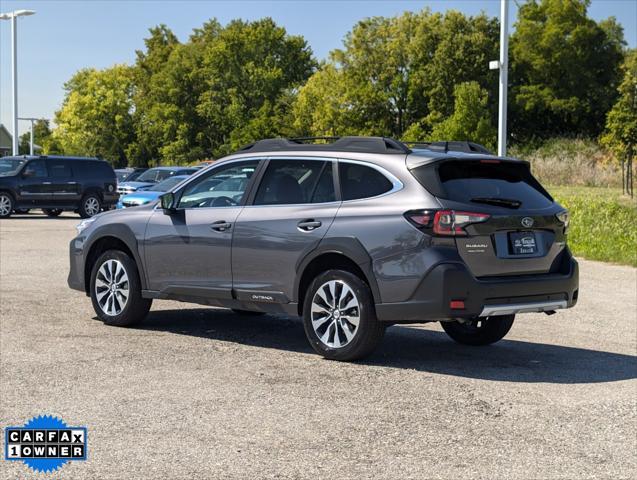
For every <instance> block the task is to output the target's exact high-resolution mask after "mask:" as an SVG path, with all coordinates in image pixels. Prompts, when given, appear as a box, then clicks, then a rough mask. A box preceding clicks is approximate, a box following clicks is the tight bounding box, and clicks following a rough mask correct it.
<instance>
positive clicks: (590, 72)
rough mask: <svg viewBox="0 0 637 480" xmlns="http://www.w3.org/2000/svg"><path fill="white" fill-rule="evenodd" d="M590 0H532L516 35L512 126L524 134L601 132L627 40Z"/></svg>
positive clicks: (614, 93) (516, 132)
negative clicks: (594, 12)
mask: <svg viewBox="0 0 637 480" xmlns="http://www.w3.org/2000/svg"><path fill="white" fill-rule="evenodd" d="M589 3H590V2H589V0H539V1H538V0H531V1H529V2H526V3H524V4H523V5H522V6H521V7H520V9H519V12H518V21H517V22H516V24H515V30H514V32H513V34H512V35H511V74H510V79H511V90H510V99H511V126H510V127H511V128H510V130H511V131H512V132H513V135H516V136H517V137H518V138H528V137H531V136H554V135H582V134H584V135H595V136H596V135H599V133H600V132H601V131H602V129H603V127H604V120H605V117H606V113H607V112H608V111H609V110H610V108H611V106H612V105H613V102H614V100H615V98H616V97H617V91H616V89H617V84H618V82H619V65H620V64H621V61H622V55H623V54H622V48H623V44H624V40H623V33H622V29H621V27H620V26H619V25H618V24H617V23H616V22H615V20H614V19H613V18H610V19H607V20H605V21H603V22H600V23H596V22H595V21H594V20H592V19H590V18H589V17H588V16H587V7H588V5H589Z"/></svg>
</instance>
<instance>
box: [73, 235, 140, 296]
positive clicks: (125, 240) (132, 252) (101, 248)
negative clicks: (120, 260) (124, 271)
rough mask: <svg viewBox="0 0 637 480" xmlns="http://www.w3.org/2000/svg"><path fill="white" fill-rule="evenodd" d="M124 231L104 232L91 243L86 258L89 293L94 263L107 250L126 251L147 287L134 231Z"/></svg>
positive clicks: (86, 281)
mask: <svg viewBox="0 0 637 480" xmlns="http://www.w3.org/2000/svg"><path fill="white" fill-rule="evenodd" d="M120 229H121V230H124V231H125V227H124V226H120V227H119V228H118V229H117V230H120ZM121 233H122V232H117V233H115V232H113V231H110V232H104V233H103V234H102V235H100V236H99V237H98V238H96V239H95V240H94V241H93V242H92V243H91V245H90V247H89V249H88V253H87V254H86V260H85V262H84V288H85V290H86V293H87V295H88V294H90V288H91V271H92V270H93V265H94V264H95V261H96V260H97V259H98V257H99V256H100V255H101V254H102V253H104V252H106V251H107V250H120V251H122V252H124V253H126V254H127V255H128V256H129V257H131V259H133V261H134V262H135V266H136V267H137V274H138V276H139V280H140V282H141V285H142V289H145V288H146V278H145V276H144V274H143V271H142V268H143V266H142V264H141V261H140V257H139V254H138V252H137V241H136V240H135V237H134V235H133V233H132V232H128V233H126V234H124V235H121Z"/></svg>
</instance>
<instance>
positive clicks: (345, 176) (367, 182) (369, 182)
mask: <svg viewBox="0 0 637 480" xmlns="http://www.w3.org/2000/svg"><path fill="white" fill-rule="evenodd" d="M338 175H339V178H340V182H341V195H342V197H343V200H357V199H359V198H371V197H377V196H378V195H382V194H383V193H387V192H389V191H390V190H391V189H392V188H393V184H392V182H390V181H389V179H388V178H387V177H385V175H383V174H382V173H380V172H379V171H378V170H376V169H374V168H371V167H366V166H365V165H360V164H357V163H348V162H339V165H338Z"/></svg>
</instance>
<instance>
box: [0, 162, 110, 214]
mask: <svg viewBox="0 0 637 480" xmlns="http://www.w3.org/2000/svg"><path fill="white" fill-rule="evenodd" d="M116 188H117V180H116V177H115V172H114V171H113V168H112V167H111V166H110V164H109V163H108V162H105V161H104V160H99V159H97V158H81V157H58V156H26V155H25V156H19V157H3V158H0V218H7V217H9V216H11V213H12V212H14V211H16V210H27V209H30V208H41V209H42V210H44V212H45V213H46V214H47V215H49V216H51V217H57V216H58V215H60V213H62V211H64V210H73V211H77V212H78V213H79V214H80V216H81V217H82V218H88V217H92V216H93V215H96V214H98V213H99V212H100V211H101V210H102V209H105V208H106V209H108V208H109V207H112V206H114V205H115V204H116V203H117V200H118V198H119V195H118V193H117V191H116Z"/></svg>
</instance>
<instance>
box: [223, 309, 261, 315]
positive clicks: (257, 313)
mask: <svg viewBox="0 0 637 480" xmlns="http://www.w3.org/2000/svg"><path fill="white" fill-rule="evenodd" d="M230 310H232V311H233V312H234V313H236V314H237V315H246V316H251V317H258V316H259V315H265V312H255V311H254V310H240V309H238V308H231V309H230Z"/></svg>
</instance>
